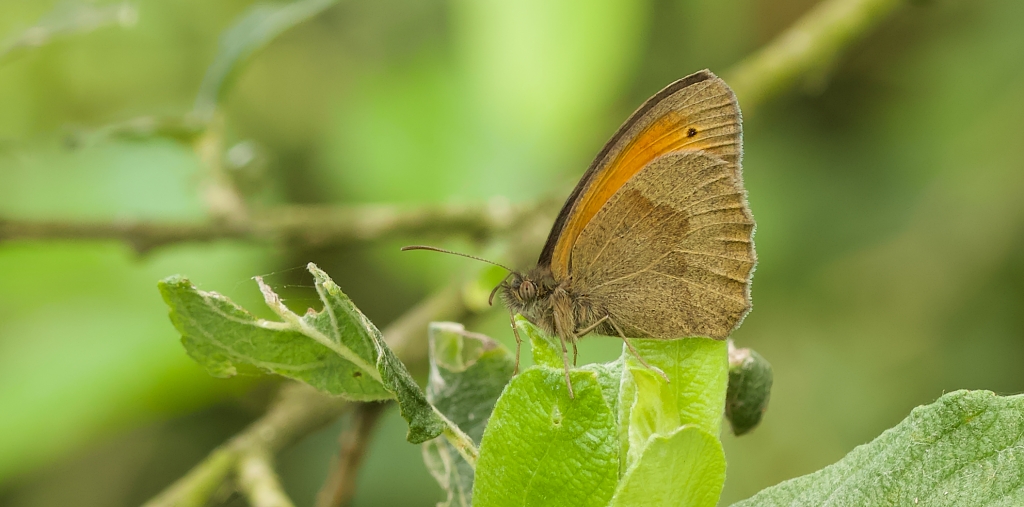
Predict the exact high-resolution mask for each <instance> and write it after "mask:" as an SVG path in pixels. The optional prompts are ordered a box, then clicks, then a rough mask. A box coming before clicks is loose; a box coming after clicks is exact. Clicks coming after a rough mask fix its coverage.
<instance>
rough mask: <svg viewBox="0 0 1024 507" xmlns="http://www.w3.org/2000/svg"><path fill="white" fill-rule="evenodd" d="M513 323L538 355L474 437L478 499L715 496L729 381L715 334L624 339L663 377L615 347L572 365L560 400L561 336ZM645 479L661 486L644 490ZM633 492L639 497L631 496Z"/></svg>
mask: <svg viewBox="0 0 1024 507" xmlns="http://www.w3.org/2000/svg"><path fill="white" fill-rule="evenodd" d="M516 325H517V327H518V329H519V330H520V331H521V334H523V335H525V336H526V337H527V338H528V339H529V340H530V343H531V346H532V351H533V357H534V361H535V362H536V363H537V366H533V367H531V368H529V369H527V370H526V371H525V372H523V374H522V375H520V376H519V377H517V378H515V379H513V381H512V382H511V383H510V384H509V387H508V388H507V389H506V391H505V393H504V394H503V395H502V397H501V398H500V399H499V400H498V404H497V406H496V407H495V410H494V414H493V415H492V416H491V420H490V423H489V425H488V426H487V430H486V432H485V434H484V439H483V442H482V443H481V448H480V450H481V457H480V462H479V464H478V467H477V483H476V486H475V489H474V498H475V499H476V500H477V504H476V505H478V506H492V505H494V506H503V505H595V506H598V505H600V506H604V505H609V502H611V505H623V506H625V505H666V506H668V505H699V506H704V505H707V506H713V505H714V504H715V503H716V502H717V501H718V495H719V493H720V492H721V489H722V484H723V483H724V481H725V456H724V454H723V452H722V447H721V444H720V443H719V441H718V437H717V435H718V432H719V429H720V425H721V417H722V410H723V407H724V400H725V391H726V384H727V381H728V364H727V357H726V344H725V342H722V341H716V340H710V339H704V338H687V339H680V340H631V341H632V343H633V344H634V346H635V347H636V349H637V351H638V352H639V353H640V355H641V356H642V357H643V358H644V359H645V360H646V361H647V362H648V363H649V364H650V365H651V366H653V367H655V368H658V369H660V370H662V371H664V372H665V373H666V374H667V375H668V376H669V379H670V380H671V382H668V383H666V382H665V380H664V379H663V378H662V377H661V376H660V375H659V374H657V373H655V372H654V371H652V370H651V369H648V368H646V367H644V366H642V365H641V364H640V363H639V361H638V360H637V359H636V358H633V357H630V356H629V355H628V354H629V352H628V349H627V348H626V347H623V356H622V357H620V358H619V359H618V360H616V361H614V362H612V363H607V364H597V365H587V366H585V367H583V368H580V369H574V370H573V371H572V372H571V375H570V378H571V379H572V385H573V389H574V391H575V394H576V399H570V398H569V393H568V389H567V387H566V385H565V378H564V374H563V371H562V359H561V353H562V350H561V344H560V343H558V342H557V341H556V340H555V339H554V338H552V337H550V336H546V335H545V334H544V333H543V332H541V331H540V330H538V329H537V328H536V327H534V326H533V325H531V324H530V323H529V322H528V321H527V320H525V319H523V318H522V317H517V318H516ZM652 485H656V486H655V487H661V488H663V490H664V491H659V492H656V493H652V494H647V493H645V491H646V490H649V489H651V488H652ZM680 485H685V486H684V487H683V486H680ZM680 487H682V488H683V489H682V490H680ZM641 498H643V499H644V502H646V503H640V504H637V503H636V502H638V501H639V500H640V499H641ZM680 502H684V503H680ZM685 502H689V503H685Z"/></svg>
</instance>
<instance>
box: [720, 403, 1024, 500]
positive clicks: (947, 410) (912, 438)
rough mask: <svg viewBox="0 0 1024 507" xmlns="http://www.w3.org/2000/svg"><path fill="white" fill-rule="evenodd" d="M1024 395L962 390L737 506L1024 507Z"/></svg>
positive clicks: (920, 408) (916, 411) (912, 413)
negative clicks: (821, 466) (820, 466)
mask: <svg viewBox="0 0 1024 507" xmlns="http://www.w3.org/2000/svg"><path fill="white" fill-rule="evenodd" d="M1022 435H1024V396H1020V395H1018V396H1010V397H999V396H996V395H994V394H992V393H991V392H987V391H956V392H953V393H949V394H947V395H945V396H943V397H941V398H939V400H938V401H936V402H935V403H933V404H931V405H928V406H924V407H918V408H916V409H914V411H913V412H911V414H910V417H908V418H906V419H904V420H903V422H901V423H900V424H898V425H897V426H896V427H894V428H892V429H890V430H888V431H886V432H885V433H882V435H881V436H879V437H878V438H876V439H875V440H874V441H872V442H871V443H868V444H865V445H862V446H860V447H857V448H856V449H854V450H853V451H852V452H850V454H848V455H846V457H845V458H843V459H842V460H840V461H839V462H838V463H836V464H834V465H830V466H828V467H826V468H824V469H822V470H820V471H818V472H815V473H813V474H810V475H807V476H804V477H800V478H797V479H793V480H790V481H786V482H783V483H782V484H779V485H777V486H774V487H771V488H768V489H766V490H764V491H762V492H761V493H758V494H757V495H755V496H754V497H753V498H750V499H749V500H746V501H743V502H739V503H737V504H734V506H733V507H755V506H756V507H771V506H776V505H777V506H782V505H836V506H841V505H849V506H854V505H856V506H865V507H873V506H886V505H929V506H950V507H954V506H977V507H989V506H991V507H995V506H1011V505H1022V504H1024V440H1022Z"/></svg>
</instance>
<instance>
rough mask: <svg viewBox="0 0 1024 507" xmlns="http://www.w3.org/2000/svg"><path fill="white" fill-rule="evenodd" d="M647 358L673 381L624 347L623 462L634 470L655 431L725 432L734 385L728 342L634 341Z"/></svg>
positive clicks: (637, 348)
mask: <svg viewBox="0 0 1024 507" xmlns="http://www.w3.org/2000/svg"><path fill="white" fill-rule="evenodd" d="M630 341H631V343H632V344H633V346H634V347H635V348H636V351H637V353H639V355H640V356H641V357H643V358H644V360H645V361H646V362H647V363H648V364H650V365H651V366H654V367H656V368H658V369H660V370H662V371H663V372H664V373H665V375H667V376H668V378H669V382H665V379H663V378H662V377H661V375H659V374H657V373H656V372H654V371H653V370H651V369H649V368H647V367H645V366H643V365H641V364H640V362H639V361H638V360H637V359H636V358H635V357H633V356H632V355H630V354H629V353H628V352H627V351H626V350H625V349H624V350H623V355H624V356H625V357H626V358H627V359H626V365H627V366H626V371H625V372H624V373H623V376H622V386H621V390H620V397H621V398H620V403H619V421H620V445H621V449H620V452H621V455H620V458H621V463H622V467H623V470H625V468H627V467H629V466H631V465H632V464H633V463H634V461H635V460H636V458H637V457H639V456H640V454H641V453H642V452H643V446H644V445H645V444H646V443H647V441H648V439H649V438H650V437H651V435H654V434H655V433H657V434H661V435H668V434H670V433H671V432H673V431H674V430H675V429H676V428H679V427H680V426H684V425H696V426H697V427H699V428H701V429H703V430H704V431H706V432H707V433H709V434H711V435H716V436H717V435H718V434H719V432H720V430H721V424H722V413H723V411H724V410H725V392H726V388H727V385H728V382H729V364H728V353H727V348H726V343H725V342H724V341H721V340H712V339H708V338H682V339H678V340H639V339H633V340H630Z"/></svg>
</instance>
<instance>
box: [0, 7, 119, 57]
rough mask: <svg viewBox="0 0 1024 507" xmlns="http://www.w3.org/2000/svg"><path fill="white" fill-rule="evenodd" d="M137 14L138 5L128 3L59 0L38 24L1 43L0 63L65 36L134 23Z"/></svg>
mask: <svg viewBox="0 0 1024 507" xmlns="http://www.w3.org/2000/svg"><path fill="white" fill-rule="evenodd" d="M138 16H139V13H138V11H137V10H136V8H135V6H134V5H132V4H130V3H128V2H125V3H121V4H118V5H91V4H89V3H85V2H60V3H58V4H57V5H56V6H55V7H54V8H53V10H52V11H50V13H49V14H47V15H46V16H43V17H42V18H41V19H40V20H39V22H38V23H36V25H35V26H33V27H31V28H28V29H26V30H25V31H23V32H21V33H18V34H15V35H13V36H11V37H9V38H7V40H5V41H4V42H3V43H0V64H3V63H5V62H7V61H9V60H12V59H14V58H15V57H17V56H18V55H20V54H22V53H24V52H25V51H28V50H30V49H33V48H38V47H41V46H45V45H46V44H49V43H50V42H52V41H53V40H54V39H57V38H60V37H63V36H68V35H75V34H79V33H86V32H91V31H93V30H96V29H99V28H102V27H105V26H111V25H117V26H122V27H127V26H131V25H134V24H135V22H136V20H137V19H138Z"/></svg>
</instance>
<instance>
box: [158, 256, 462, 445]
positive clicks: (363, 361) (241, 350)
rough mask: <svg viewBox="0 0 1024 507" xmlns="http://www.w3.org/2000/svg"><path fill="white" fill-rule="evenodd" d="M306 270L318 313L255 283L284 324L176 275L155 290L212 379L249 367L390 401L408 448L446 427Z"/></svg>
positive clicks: (344, 304)
mask: <svg viewBox="0 0 1024 507" xmlns="http://www.w3.org/2000/svg"><path fill="white" fill-rule="evenodd" d="M309 271H310V273H312V274H313V278H314V279H315V281H316V290H317V293H318V294H319V295H320V300H321V301H322V302H323V304H324V308H323V310H322V311H319V312H316V311H313V310H312V309H310V310H309V311H307V312H306V314H305V315H303V316H302V317H299V316H298V315H296V314H295V313H293V312H292V311H291V310H289V309H288V308H287V307H286V306H284V303H282V302H281V298H280V297H278V295H277V294H275V293H274V292H273V290H271V289H270V287H268V286H267V285H266V284H264V283H263V281H262V280H260V279H259V278H257V282H258V283H259V284H260V289H261V290H262V291H263V296H264V299H265V300H266V303H267V305H268V306H269V307H270V308H271V309H272V310H273V311H274V312H275V313H277V315H278V316H280V317H281V319H282V320H283V321H284V322H273V321H267V320H263V319H257V318H256V317H254V316H253V315H252V314H250V313H249V312H247V311H245V310H244V309H243V308H241V307H240V306H238V305H236V304H234V303H232V302H231V301H230V300H228V299H227V298H225V297H224V296H221V295H219V294H217V293H214V292H204V291H201V290H199V289H197V288H196V287H195V286H194V285H192V284H191V282H189V281H188V280H187V279H185V278H183V277H181V276H172V277H169V278H167V279H166V280H163V281H161V282H160V284H159V287H160V291H161V293H162V294H163V296H164V301H165V302H166V303H167V305H168V306H169V307H170V308H171V321H172V322H173V323H174V325H175V327H177V328H178V331H179V332H180V333H181V335H182V344H183V345H184V346H185V349H186V350H187V351H188V353H189V355H191V356H192V357H193V358H194V359H195V360H196V361H198V362H199V363H200V364H202V365H203V366H204V367H206V369H207V370H208V371H209V372H210V374H212V375H215V376H221V377H224V376H231V375H234V374H235V373H236V371H237V367H238V366H239V365H250V366H255V367H257V368H260V369H262V370H265V371H267V372H271V373H276V374H279V375H283V376H286V377H289V378H293V379H296V380H301V381H303V382H306V383H308V384H310V385H312V386H313V387H315V388H317V389H319V390H321V391H324V392H326V393H330V394H334V395H339V396H343V397H346V398H349V399H353V400H360V401H369V400H382V399H389V398H394V399H396V400H397V401H398V405H399V407H400V408H401V411H402V416H403V417H404V418H405V420H406V421H407V422H408V423H409V434H408V435H407V437H406V438H407V439H408V440H409V441H410V442H413V443H420V442H424V441H426V440H429V439H431V438H434V437H436V436H438V435H440V434H441V433H442V432H445V431H447V430H449V429H451V428H450V426H451V423H449V422H448V421H447V420H446V419H445V418H444V416H442V415H441V414H440V413H438V412H437V411H436V410H435V409H434V408H433V407H432V406H431V405H430V403H428V402H427V398H426V396H425V395H424V394H423V391H421V390H420V388H419V386H418V385H416V382H415V381H414V380H413V379H412V377H411V376H410V375H409V372H408V370H406V368H405V365H403V364H402V362H401V361H399V360H398V358H397V357H395V355H394V352H392V351H391V349H389V348H388V346H387V345H386V344H385V343H384V340H383V338H382V337H381V334H380V331H379V330H377V328H376V326H374V325H373V323H371V322H370V320H369V319H367V318H366V316H364V315H363V314H362V312H360V311H359V309H357V308H356V307H355V305H353V304H352V301H351V300H350V299H349V298H348V296H346V295H345V294H344V293H343V292H341V289H340V288H339V287H338V286H337V285H336V284H335V283H334V282H333V281H332V280H331V279H330V278H329V277H328V276H327V274H326V273H324V272H323V271H321V270H320V269H319V268H317V267H316V266H315V265H313V264H312V263H310V265H309ZM454 431H458V430H457V429H454Z"/></svg>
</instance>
